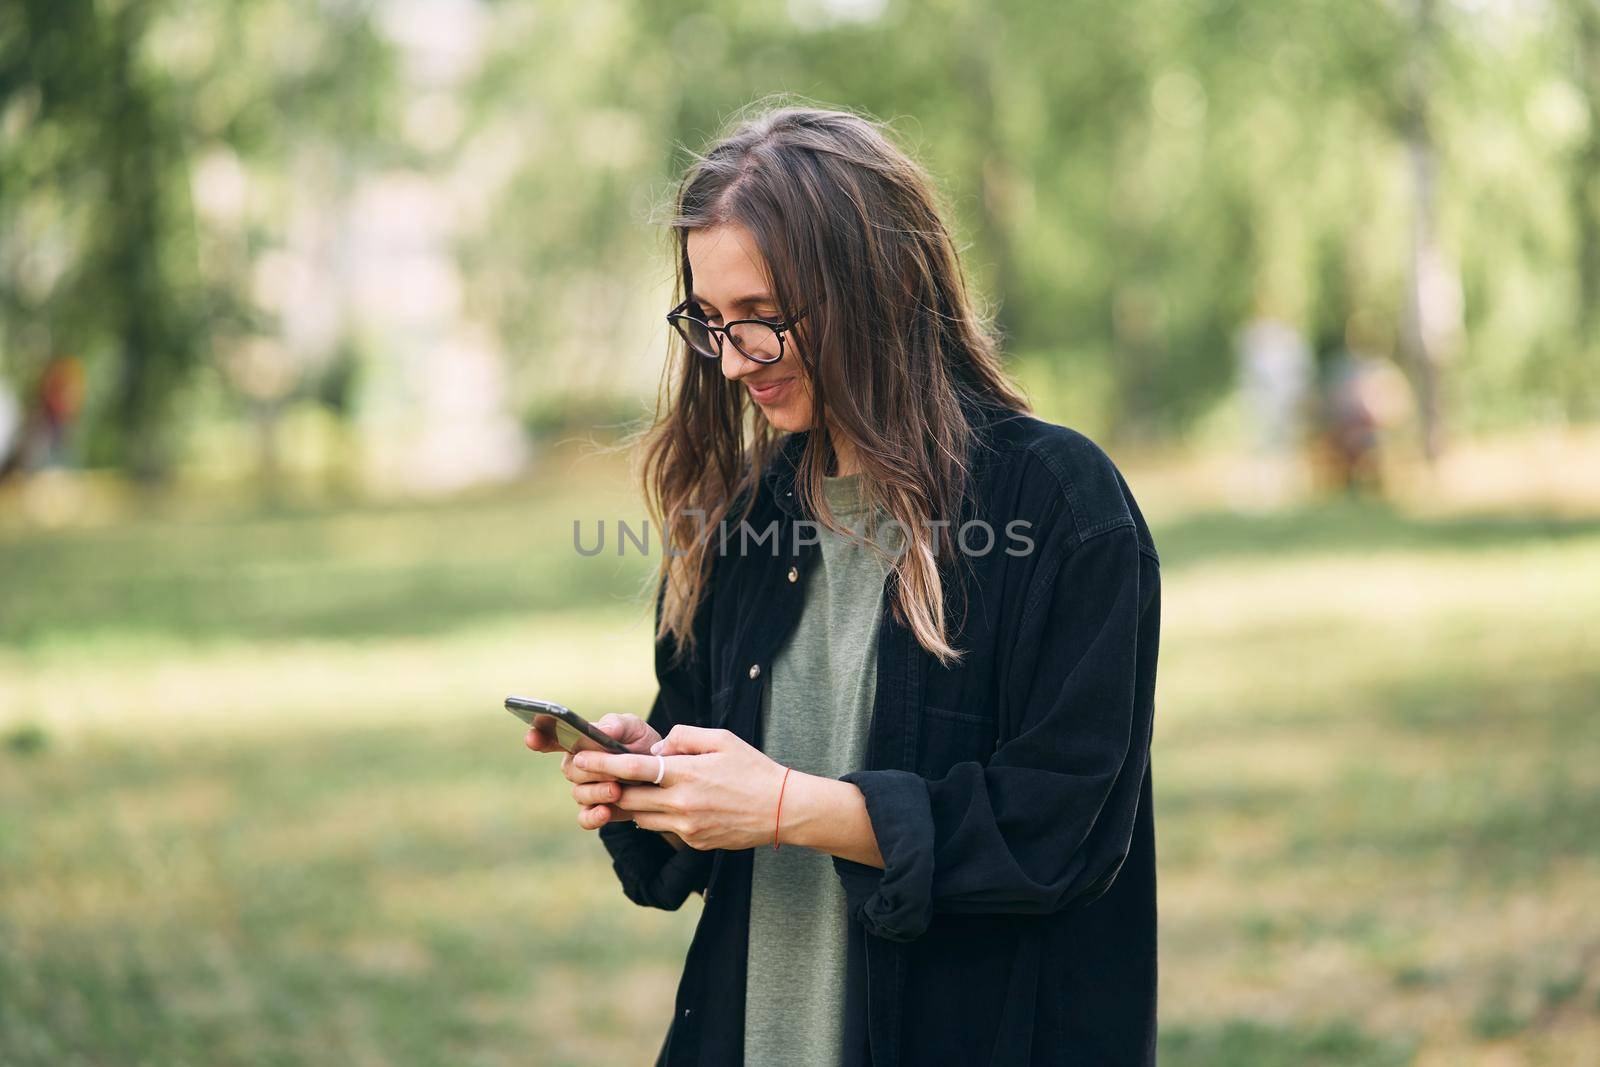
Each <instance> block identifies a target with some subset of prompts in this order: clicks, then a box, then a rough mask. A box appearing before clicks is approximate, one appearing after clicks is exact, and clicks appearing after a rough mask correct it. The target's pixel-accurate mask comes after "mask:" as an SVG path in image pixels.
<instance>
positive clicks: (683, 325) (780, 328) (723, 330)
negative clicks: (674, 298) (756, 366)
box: [667, 300, 809, 366]
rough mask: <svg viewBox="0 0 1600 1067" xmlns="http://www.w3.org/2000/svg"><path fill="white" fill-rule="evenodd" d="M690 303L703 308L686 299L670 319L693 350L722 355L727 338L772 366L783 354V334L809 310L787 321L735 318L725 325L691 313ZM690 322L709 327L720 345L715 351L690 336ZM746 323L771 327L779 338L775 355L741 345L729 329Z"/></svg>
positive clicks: (708, 355)
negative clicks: (689, 310)
mask: <svg viewBox="0 0 1600 1067" xmlns="http://www.w3.org/2000/svg"><path fill="white" fill-rule="evenodd" d="M690 306H693V307H694V308H695V309H696V310H699V307H700V305H699V304H697V303H696V302H695V301H693V300H685V301H683V303H681V304H679V305H678V306H677V307H675V308H673V309H672V310H671V311H669V312H667V321H668V322H669V323H671V324H672V328H673V329H674V330H677V331H678V336H679V337H682V338H683V343H684V344H686V345H688V346H689V351H691V352H693V353H694V354H695V355H697V356H704V357H705V358H706V359H721V358H722V344H723V340H724V339H726V340H728V341H732V342H733V347H734V349H735V351H737V352H738V353H739V354H740V355H741V356H743V357H744V358H745V359H748V360H750V361H751V362H753V363H764V364H766V365H768V366H771V365H772V364H774V363H776V362H778V361H779V360H780V359H782V358H783V356H784V346H783V335H784V334H786V333H788V332H789V331H790V330H792V329H794V325H795V323H797V322H799V321H800V320H801V319H803V318H805V317H806V311H807V310H809V309H804V310H801V311H800V312H799V313H798V314H797V315H795V316H794V317H793V318H791V319H788V320H786V321H783V322H773V321H772V320H771V319H734V320H733V321H732V322H725V323H723V324H722V325H721V326H713V325H711V324H710V323H709V322H707V321H706V320H705V319H703V318H700V317H697V316H695V315H691V314H689V312H688V309H689V307H690ZM689 323H694V324H695V325H696V326H698V327H700V328H701V329H702V330H704V331H706V334H707V336H708V337H710V338H711V343H712V344H713V345H715V346H716V351H715V352H707V351H706V350H705V349H703V348H700V347H699V346H697V345H696V344H695V343H694V339H693V338H691V337H690V336H689V325H688V324H689ZM744 325H755V326H765V327H766V328H767V329H769V330H771V331H772V332H773V334H774V335H776V336H777V338H778V354H777V355H775V356H766V355H762V354H760V353H752V352H746V351H745V350H744V346H743V345H741V344H740V343H739V342H738V340H737V339H736V338H735V337H734V336H733V335H732V334H731V333H729V332H728V331H729V330H731V329H733V328H734V327H735V326H744Z"/></svg>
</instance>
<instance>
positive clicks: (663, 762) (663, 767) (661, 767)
mask: <svg viewBox="0 0 1600 1067" xmlns="http://www.w3.org/2000/svg"><path fill="white" fill-rule="evenodd" d="M666 773H667V757H665V756H662V755H659V754H658V755H657V756H656V780H655V781H653V782H651V783H650V784H651V785H660V784H661V776H662V775H663V774H666Z"/></svg>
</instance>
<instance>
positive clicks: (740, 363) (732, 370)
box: [722, 341, 761, 382]
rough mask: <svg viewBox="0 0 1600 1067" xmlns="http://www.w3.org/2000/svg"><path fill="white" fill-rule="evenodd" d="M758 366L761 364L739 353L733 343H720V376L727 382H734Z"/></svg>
mask: <svg viewBox="0 0 1600 1067" xmlns="http://www.w3.org/2000/svg"><path fill="white" fill-rule="evenodd" d="M760 366H761V364H759V363H757V362H756V361H755V360H753V359H750V358H749V357H748V356H746V355H745V354H744V353H743V352H741V351H739V349H738V348H737V347H736V346H735V345H734V344H733V342H731V341H724V342H723V343H722V376H723V377H724V378H726V379H728V381H730V382H736V381H738V380H739V379H740V378H743V377H744V376H745V375H746V374H749V373H750V372H751V371H753V370H755V369H756V368H758V367H760Z"/></svg>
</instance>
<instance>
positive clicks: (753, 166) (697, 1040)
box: [526, 108, 1159, 1065]
mask: <svg viewBox="0 0 1600 1067" xmlns="http://www.w3.org/2000/svg"><path fill="white" fill-rule="evenodd" d="M677 208H678V212H677V216H676V218H675V219H674V220H673V222H672V226H673V228H674V231H675V233H676V235H677V238H678V248H679V252H680V255H679V257H678V264H679V279H678V280H679V283H680V291H679V294H678V295H679V296H681V298H682V300H681V302H680V303H679V304H678V305H677V306H676V307H675V308H674V309H673V311H672V312H671V313H670V314H669V319H670V321H671V322H672V325H673V326H674V328H675V329H676V331H677V333H678V335H679V336H680V337H681V338H682V341H683V345H682V347H681V349H678V350H677V351H675V352H674V360H673V365H672V368H671V369H670V370H669V374H670V375H671V377H670V378H669V388H668V391H667V399H666V402H665V405H664V413H663V414H662V416H661V417H660V418H659V419H658V421H657V424H656V425H655V426H654V427H653V428H652V430H651V431H650V433H649V435H648V436H647V437H646V439H645V441H644V446H643V447H644V456H645V461H646V462H645V468H644V469H645V479H646V490H647V493H648V496H649V499H650V501H651V505H652V511H653V512H654V513H655V515H656V517H657V519H658V522H659V523H660V525H661V528H663V529H664V530H665V531H666V544H667V545H668V546H670V551H668V552H667V553H665V554H664V557H665V558H664V559H663V560H662V563H661V571H660V574H659V585H658V598H657V625H658V630H657V641H656V673H657V677H658V679H659V682H660V688H659V692H658V694H657V696H656V699H655V702H654V705H653V707H652V708H651V711H650V715H649V717H648V719H647V720H640V719H639V718H638V717H636V716H632V715H608V716H606V717H605V718H603V719H601V720H600V722H599V723H598V725H599V726H600V727H601V728H602V729H604V730H606V731H607V732H608V733H610V734H611V735H612V736H614V737H616V738H617V739H618V740H620V741H622V742H623V743H624V744H626V746H627V747H628V748H629V750H630V754H628V755H609V754H603V753H586V754H583V755H579V756H577V757H573V756H571V755H568V756H565V757H564V758H563V760H562V770H563V772H564V773H565V774H566V776H567V777H568V778H569V779H570V780H571V781H572V783H573V787H572V793H573V796H574V798H575V799H576V801H577V803H578V804H579V812H578V823H579V825H580V826H582V827H583V828H585V829H590V830H595V829H597V830H598V831H599V833H600V836H601V838H602V839H603V840H604V842H605V845H606V848H607V849H608V850H609V852H610V854H611V856H612V858H613V863H614V866H615V869H616V872H617V875H618V877H619V879H620V880H621V882H622V886H623V889H624V891H625V892H626V894H627V895H628V897H629V898H631V899H632V900H634V901H635V902H637V903H639V904H644V905H649V906H652V907H659V908H667V909H673V908H677V907H678V906H679V905H680V904H682V903H683V901H684V900H685V899H687V898H688V896H689V894H691V893H693V892H697V891H698V892H703V893H704V898H705V899H704V910H703V912H702V914H701V917H700V921H699V925H698V927H697V929H696V932H695V936H694V940H693V943H692V945H691V947H690V949H689V953H688V957H687V960H686V963H685V969H684V973H683V976H682V978H681V980H680V982H679V986H678V993H677V1002H676V1012H675V1015H674V1018H673V1020H672V1024H671V1027H670V1029H669V1031H668V1034H667V1037H666V1041H665V1044H664V1045H663V1048H662V1051H661V1057H660V1060H659V1062H661V1063H669V1064H690V1063H695V1064H699V1063H705V1064H726V1063H740V1062H743V1063H747V1064H776V1063H801V1064H818V1063H834V1064H852V1065H853V1064H867V1063H872V1064H877V1065H884V1064H907V1065H911V1064H918V1065H920V1064H938V1063H960V1064H979V1063H995V1064H1014V1063H1016V1064H1021V1063H1063V1064H1065V1063H1072V1064H1113V1063H1146V1062H1151V1061H1152V1060H1153V1059H1154V1041H1155V862H1154V844H1153V831H1152V823H1151V811H1150V771H1149V742H1150V726H1151V709H1152V702H1153V693H1154V686H1155V670H1156V649H1157V636H1158V625H1159V596H1158V593H1159V571H1158V566H1157V556H1156V551H1155V548H1154V546H1153V544H1152V543H1151V539H1150V533H1149V530H1148V528H1147V526H1146V524H1145V521H1144V518H1143V516H1142V515H1141V514H1140V511H1139V509H1138V507H1137V505H1136V504H1135V503H1134V500H1133V498H1132V496H1131V495H1130V493H1129V491H1128V487H1127V485H1126V483H1125V482H1124V481H1123V479H1122V477H1121V475H1120V474H1119V473H1118V471H1117V469H1116V468H1115V467H1114V466H1113V465H1112V463H1111V461H1110V460H1109V459H1108V458H1107V457H1106V455H1105V454H1104V453H1103V452H1102V451H1101V450H1100V449H1099V448H1098V447H1096V446H1095V445H1094V444H1093V443H1091V442H1090V441H1089V440H1088V439H1086V438H1084V437H1083V436H1081V435H1079V434H1077V433H1075V432H1073V431H1071V430H1068V429H1065V428H1063V427H1060V426H1054V425H1051V424H1049V423H1046V422H1043V421H1041V420H1039V419H1036V418H1034V417H1032V416H1031V415H1029V414H1028V413H1027V411H1028V409H1027V405H1026V402H1025V401H1024V400H1023V398H1022V396H1021V395H1020V394H1019V392H1018V391H1017V389H1016V387H1015V386H1014V385H1013V384H1012V383H1011V382H1010V381H1009V380H1008V379H1007V378H1006V376H1005V374H1004V373H1003V372H1002V370H1001V368H1000V361H999V358H998V356H997V354H996V348H995V342H994V340H993V338H992V337H991V335H990V334H989V333H988V332H986V329H985V327H984V326H983V324H982V323H981V321H980V319H979V317H978V315H977V314H976V313H975V312H974V309H973V305H972V300H971V298H970V296H969V295H968V292H967V290H966V287H965V285H964V282H963V280H962V276H961V270H960V265H959V263H958V259H957V255H956V252H955V249H954V246H953V244H952V242H951V238H950V235H949V231H948V230H947V228H946V226H945V224H944V222H943V220H942V219H941V217H940V214H939V211H938V209H937V207H936V202H935V199H934V196H933V194H932V191H931V185H930V183H929V181H928V179H927V177H926V175H925V174H924V173H923V172H922V171H921V170H920V169H919V168H918V167H917V166H916V165H915V164H914V163H913V162H912V161H911V160H910V159H908V158H907V157H906V155H905V154H903V153H902V152H901V151H900V150H899V149H898V148H896V147H895V146H894V145H893V144H892V143H891V141H890V140H889V138H888V137H887V136H886V135H885V134H884V132H883V131H882V130H881V129H880V128H879V127H878V126H876V125H874V124H872V123H870V122H868V121H866V120H863V119H861V118H858V117H856V116H854V115H850V114H845V113H840V112H835V111H825V110H813V109H799V108H783V109H778V110H772V111H769V112H767V113H764V114H761V115H759V116H758V117H755V118H753V119H750V120H747V121H745V122H744V123H743V124H741V125H740V126H739V127H738V128H737V129H736V130H734V131H733V132H732V133H731V134H730V135H729V136H727V137H726V138H724V139H723V140H721V141H719V142H718V143H717V144H716V145H714V146H713V147H712V148H711V149H710V151H709V152H707V153H706V154H705V155H704V156H703V157H701V158H699V159H697V160H696V162H695V164H694V165H693V166H692V167H691V168H690V170H689V172H688V174H687V176H686V177H685V178H684V181H683V183H682V186H681V188H680V190H679V196H678V201H677ZM526 741H527V744H528V745H529V747H531V748H534V749H537V750H541V751H552V750H553V746H552V745H551V744H550V742H549V741H548V740H547V739H546V738H544V737H543V736H542V735H540V734H538V733H537V732H533V731H530V733H529V735H528V737H527V739H526Z"/></svg>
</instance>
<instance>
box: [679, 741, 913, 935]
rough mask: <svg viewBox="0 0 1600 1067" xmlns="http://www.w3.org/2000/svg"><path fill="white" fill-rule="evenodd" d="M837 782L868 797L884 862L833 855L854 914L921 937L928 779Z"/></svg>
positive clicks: (855, 775)
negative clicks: (880, 865) (872, 864)
mask: <svg viewBox="0 0 1600 1067" xmlns="http://www.w3.org/2000/svg"><path fill="white" fill-rule="evenodd" d="M839 780H840V781H842V782H849V783H850V784H851V785H853V786H855V787H856V788H857V789H859V790H861V795H862V796H863V797H865V798H866V802H867V816H868V818H869V819H871V821H872V832H873V833H874V834H875V835H876V836H877V838H878V851H879V852H881V853H882V854H883V863H884V866H883V869H882V870H879V869H878V868H876V867H870V866H868V865H866V864H864V863H856V862H855V861H854V860H847V859H841V858H840V857H838V856H835V857H833V869H834V871H835V872H837V874H838V875H839V881H840V882H841V883H842V884H843V885H844V893H845V900H846V904H847V908H848V911H849V913H850V917H851V918H853V919H855V920H856V921H857V922H859V923H861V925H862V926H864V927H866V930H867V932H868V933H870V934H873V935H874V936H876V937H881V938H884V939H886V940H889V941H911V940H913V939H915V938H917V937H920V936H921V935H922V932H923V931H924V930H926V929H927V928H928V921H929V920H930V919H931V918H932V917H933V807H932V804H931V803H930V802H929V799H928V786H927V783H926V782H925V781H923V779H922V778H921V777H920V776H919V775H915V774H912V773H910V772H909V771H852V772H850V773H849V774H846V775H843V776H841V777H840V779H839ZM668 847H669V848H670V847H671V846H668Z"/></svg>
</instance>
